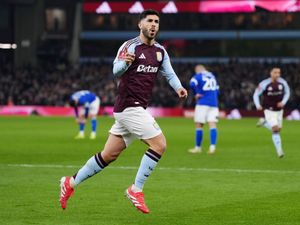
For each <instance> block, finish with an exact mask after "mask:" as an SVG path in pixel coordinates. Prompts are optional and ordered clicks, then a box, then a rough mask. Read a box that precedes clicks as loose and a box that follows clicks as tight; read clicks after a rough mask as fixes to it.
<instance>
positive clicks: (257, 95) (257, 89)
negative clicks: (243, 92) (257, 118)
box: [253, 82, 264, 110]
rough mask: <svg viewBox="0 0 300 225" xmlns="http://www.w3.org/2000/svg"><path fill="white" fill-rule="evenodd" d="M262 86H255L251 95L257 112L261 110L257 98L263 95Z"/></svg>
mask: <svg viewBox="0 0 300 225" xmlns="http://www.w3.org/2000/svg"><path fill="white" fill-rule="evenodd" d="M263 91H264V89H263V84H262V82H261V83H260V84H259V85H258V86H257V88H256V89H255V92H254V94H253V101H254V104H255V107H256V109H257V110H262V106H261V104H260V100H259V96H260V95H261V94H262V93H263Z"/></svg>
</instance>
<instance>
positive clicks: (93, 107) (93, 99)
mask: <svg viewBox="0 0 300 225" xmlns="http://www.w3.org/2000/svg"><path fill="white" fill-rule="evenodd" d="M70 106H73V107H74V111H75V116H76V122H77V123H78V124H79V133H78V135H77V136H76V137H75V138H76V139H83V138H84V137H85V135H84V128H85V124H86V121H87V119H88V118H90V119H91V126H92V132H91V134H90V139H95V138H96V129H97V115H98V111H99V107H100V99H99V98H98V97H97V96H96V95H95V94H94V93H92V92H90V91H86V90H83V91H77V92H75V93H74V94H72V95H71V97H70Z"/></svg>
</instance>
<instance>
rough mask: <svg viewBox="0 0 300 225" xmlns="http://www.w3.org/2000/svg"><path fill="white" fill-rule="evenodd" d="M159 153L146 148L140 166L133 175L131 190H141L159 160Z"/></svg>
mask: <svg viewBox="0 0 300 225" xmlns="http://www.w3.org/2000/svg"><path fill="white" fill-rule="evenodd" d="M160 158H161V155H159V154H158V153H157V152H155V151H153V150H152V149H148V150H147V151H146V152H145V154H144V156H143V158H142V161H141V164H140V167H139V169H138V172H137V175H136V177H135V181H134V185H133V187H132V190H133V191H135V192H140V191H142V190H143V187H144V184H145V182H146V180H147V179H148V177H149V176H150V174H151V172H152V171H153V170H154V168H155V166H156V165H157V163H158V161H159V160H160Z"/></svg>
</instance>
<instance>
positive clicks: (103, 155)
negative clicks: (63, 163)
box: [60, 134, 126, 209]
mask: <svg viewBox="0 0 300 225" xmlns="http://www.w3.org/2000/svg"><path fill="white" fill-rule="evenodd" d="M125 148H126V145H125V142H124V140H123V138H122V137H120V136H116V135H113V134H110V135H109V137H108V139H107V141H106V144H105V146H104V149H103V151H102V152H99V153H97V154H95V155H94V156H92V157H91V158H90V159H89V160H88V161H87V162H86V164H85V165H84V166H83V167H82V168H81V169H80V170H79V171H78V172H77V173H76V174H75V175H74V176H72V177H62V178H61V193H60V203H61V207H62V208H63V209H65V208H66V205H67V201H68V199H69V198H70V197H71V196H72V194H73V192H74V188H75V187H76V186H77V185H79V184H80V183H81V182H83V181H84V180H86V179H87V178H89V177H92V176H94V175H95V174H97V173H99V172H100V171H102V170H103V169H104V168H105V167H106V166H107V165H108V164H109V163H110V162H112V161H114V160H116V159H117V158H118V156H119V155H120V153H121V152H122V151H123V150H124V149H125Z"/></svg>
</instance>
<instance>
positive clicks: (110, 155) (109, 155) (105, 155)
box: [101, 151, 120, 164]
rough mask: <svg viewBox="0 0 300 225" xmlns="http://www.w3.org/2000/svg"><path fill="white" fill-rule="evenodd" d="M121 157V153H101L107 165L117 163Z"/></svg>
mask: <svg viewBox="0 0 300 225" xmlns="http://www.w3.org/2000/svg"><path fill="white" fill-rule="evenodd" d="M119 155H120V153H116V152H106V151H103V152H101V156H102V158H103V160H104V161H105V162H106V163H107V164H108V163H111V162H113V161H115V160H116V159H117V158H118V156H119Z"/></svg>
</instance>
